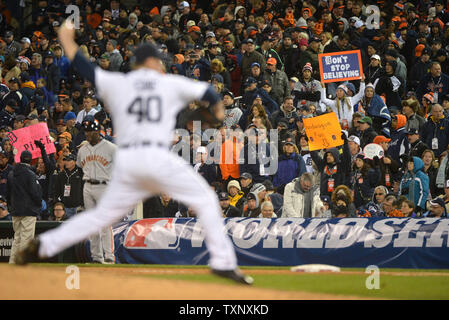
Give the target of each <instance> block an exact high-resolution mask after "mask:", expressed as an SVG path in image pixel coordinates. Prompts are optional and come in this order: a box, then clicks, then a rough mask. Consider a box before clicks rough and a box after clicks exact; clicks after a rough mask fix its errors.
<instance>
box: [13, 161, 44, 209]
mask: <svg viewBox="0 0 449 320" xmlns="http://www.w3.org/2000/svg"><path fill="white" fill-rule="evenodd" d="M7 201H8V208H9V212H10V214H11V215H12V216H22V217H26V216H34V217H35V216H37V215H38V214H39V213H40V209H41V207H42V188H41V186H40V185H39V183H38V182H37V177H36V174H35V173H34V172H33V171H32V170H31V167H30V166H29V165H27V164H24V163H18V164H16V166H15V167H14V168H13V169H12V170H11V172H10V173H9V175H8V182H7Z"/></svg>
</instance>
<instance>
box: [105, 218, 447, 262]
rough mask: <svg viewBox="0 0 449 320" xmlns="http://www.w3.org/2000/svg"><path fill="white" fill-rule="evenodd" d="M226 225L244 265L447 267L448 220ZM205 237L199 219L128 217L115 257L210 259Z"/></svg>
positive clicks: (117, 231)
mask: <svg viewBox="0 0 449 320" xmlns="http://www.w3.org/2000/svg"><path fill="white" fill-rule="evenodd" d="M225 231H226V233H227V234H228V236H229V238H230V239H231V241H232V242H233V244H234V247H235V249H236V252H237V258H238V261H239V264H240V265H247V266H295V265H301V264H313V263H318V264H330V265H335V266H338V267H347V268H349V267H355V268H357V267H358V268H366V267H367V266H369V265H376V266H378V267H380V268H420V269H444V268H449V254H448V253H449V248H448V234H449V219H438V218H425V219H413V218H345V219H324V218H312V219H303V218H278V219H255V218H228V219H225ZM204 238H205V233H204V230H203V228H202V226H201V224H200V223H199V221H197V220H196V219H194V218H178V219H177V218H157V219H142V220H138V221H130V222H123V223H122V224H121V225H119V226H116V228H114V239H115V247H116V251H115V255H116V259H117V261H118V263H132V264H175V265H206V264H207V262H208V259H209V253H208V251H207V249H206V245H205V242H204Z"/></svg>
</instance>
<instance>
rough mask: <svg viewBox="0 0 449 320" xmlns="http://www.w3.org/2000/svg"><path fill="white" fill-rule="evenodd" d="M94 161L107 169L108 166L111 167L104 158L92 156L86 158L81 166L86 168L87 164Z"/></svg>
mask: <svg viewBox="0 0 449 320" xmlns="http://www.w3.org/2000/svg"><path fill="white" fill-rule="evenodd" d="M92 161H96V162H98V163H100V164H101V165H103V166H105V167H106V166H107V165H109V161H108V160H106V159H105V158H103V157H102V156H99V155H90V156H87V157H86V158H84V159H83V161H81V166H82V167H83V168H84V165H85V164H86V162H92Z"/></svg>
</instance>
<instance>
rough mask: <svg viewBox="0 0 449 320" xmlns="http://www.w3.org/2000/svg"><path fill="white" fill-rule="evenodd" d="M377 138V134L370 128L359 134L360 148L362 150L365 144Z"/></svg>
mask: <svg viewBox="0 0 449 320" xmlns="http://www.w3.org/2000/svg"><path fill="white" fill-rule="evenodd" d="M377 136H378V133H377V132H376V131H374V129H373V128H372V127H370V128H368V129H366V130H365V131H362V132H361V134H360V147H361V148H362V149H363V148H365V146H366V145H367V144H370V143H372V142H373V140H374V138H375V137H377Z"/></svg>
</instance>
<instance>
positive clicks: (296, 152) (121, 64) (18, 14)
mask: <svg viewBox="0 0 449 320" xmlns="http://www.w3.org/2000/svg"><path fill="white" fill-rule="evenodd" d="M2 2H3V4H2V7H1V10H0V12H1V19H0V20H1V22H0V35H1V36H2V38H1V40H0V67H1V84H0V96H1V97H0V108H1V111H0V141H1V146H0V147H1V152H0V175H1V178H0V220H2V219H3V220H7V219H10V217H11V215H14V208H10V207H11V204H10V203H8V193H7V184H8V175H9V174H10V172H11V171H12V170H13V168H14V167H15V166H17V164H16V163H15V160H14V159H15V152H14V148H13V147H12V145H11V142H10V139H9V138H8V137H9V135H8V134H9V133H10V132H11V131H13V130H17V129H20V128H23V127H27V126H31V125H34V124H38V123H46V124H47V126H48V129H49V132H50V136H51V138H52V141H54V145H55V147H56V152H55V153H51V154H47V152H46V151H45V146H44V145H43V144H42V143H41V142H39V141H36V143H35V144H36V146H35V147H36V148H39V149H40V150H41V152H42V156H41V157H39V158H38V159H33V160H32V161H31V163H29V164H28V165H29V166H30V168H31V169H32V170H33V171H34V172H35V174H36V175H37V178H38V181H39V184H40V186H41V188H42V194H41V200H42V201H41V205H39V206H38V208H37V209H36V210H34V211H33V213H32V214H33V215H36V216H37V217H38V219H39V220H56V221H61V220H64V219H67V218H68V217H70V216H72V215H73V214H76V213H77V212H80V211H82V210H83V208H84V201H83V184H84V181H83V172H82V169H81V168H80V167H78V166H77V162H76V159H77V151H78V150H79V148H80V146H82V145H83V144H85V143H86V136H85V133H84V128H83V126H82V123H83V121H85V120H86V119H92V117H94V119H96V120H97V121H98V122H99V123H100V124H101V135H102V137H103V139H107V140H109V141H112V142H113V141H114V128H113V126H112V122H111V118H110V116H109V114H108V110H107V105H104V104H103V102H102V101H100V100H99V99H97V98H96V95H95V87H94V85H93V84H92V83H89V82H88V81H87V80H85V79H82V78H81V77H80V76H79V75H78V74H77V73H76V72H75V71H74V70H73V68H72V66H71V65H70V62H69V60H68V59H67V58H66V57H65V56H64V51H63V49H62V47H61V46H60V44H59V43H58V40H57V31H58V28H59V27H60V25H61V23H62V22H63V21H64V19H65V18H66V17H67V16H69V15H70V13H66V8H67V6H68V5H77V6H78V8H79V9H80V19H81V20H80V23H79V29H77V30H76V41H77V43H78V44H79V45H80V48H81V50H82V51H83V53H84V54H85V56H86V57H87V58H88V59H89V60H90V61H91V62H92V63H94V64H97V65H98V66H100V67H101V68H103V69H105V70H109V71H115V72H124V73H126V72H129V71H130V70H132V62H133V59H132V55H133V50H134V48H135V47H136V46H137V45H139V44H140V43H143V42H151V43H154V44H156V45H157V46H158V47H159V48H160V50H161V51H162V52H164V53H165V54H166V55H167V59H166V60H165V61H164V64H165V68H166V72H167V73H173V74H179V75H182V76H185V77H189V78H193V79H197V80H199V81H209V82H210V83H211V84H212V85H213V86H214V87H215V89H216V90H217V92H219V93H220V94H221V95H222V97H223V103H224V105H225V107H226V119H225V121H224V123H223V125H222V126H221V127H220V128H219V130H217V131H216V135H215V136H214V137H211V138H210V139H209V140H207V141H204V140H203V141H202V139H201V134H200V135H199V136H198V135H195V134H194V133H195V130H194V129H193V127H194V125H193V124H192V122H191V121H186V119H188V117H187V115H188V111H191V110H194V109H195V108H199V107H200V106H199V105H198V103H195V102H193V103H191V104H190V105H189V106H186V111H185V112H181V113H180V115H179V117H178V118H179V121H178V124H177V128H179V129H181V128H182V129H186V130H188V131H190V132H192V134H191V136H190V139H189V140H188V141H186V140H185V139H183V138H182V137H181V136H180V135H179V136H176V137H175V138H174V141H173V152H179V154H180V155H182V156H184V157H185V156H186V154H188V157H186V160H188V161H189V162H190V163H191V165H192V166H194V168H195V170H197V172H198V173H199V174H201V175H202V176H203V177H204V178H205V179H206V180H207V181H208V182H209V184H210V185H211V187H212V188H214V189H215V190H216V192H217V197H218V198H219V201H220V205H221V207H222V210H223V216H224V217H266V218H273V217H338V218H344V217H447V212H448V210H449V162H448V144H449V118H448V117H449V61H448V54H449V5H448V3H447V2H446V1H445V0H436V1H433V0H419V1H410V2H405V1H398V2H389V1H383V0H382V1H380V0H379V1H358V0H336V1H333V0H309V1H299V0H268V1H264V0H234V1H231V0H227V1H222V0H196V1H195V0H192V1H175V0H167V1H165V0H159V1H143V0H142V1H140V2H139V3H138V5H135V6H132V7H126V6H125V3H121V2H120V1H119V0H112V1H96V0H92V1H70V0H69V1H66V0H64V1H62V0H61V1H58V0H48V1H46V0H39V1H33V9H32V19H31V21H32V22H31V23H30V24H24V23H23V21H26V20H27V18H29V17H25V15H24V8H23V7H21V3H22V2H20V1H10V2H6V4H5V1H2ZM0 3H1V2H0ZM373 8H374V9H373ZM376 8H377V9H376ZM376 14H378V16H376ZM377 18H379V19H377ZM349 50H360V53H361V57H362V65H363V73H364V75H363V77H362V79H361V80H354V81H350V82H334V83H327V84H324V83H323V82H322V79H321V78H320V71H319V63H318V54H320V53H331V52H343V51H349ZM123 94H126V92H123ZM124 107H125V106H124ZM328 112H335V113H336V115H337V117H338V120H339V122H340V124H341V127H342V129H343V130H342V135H341V138H342V139H343V141H344V144H343V145H342V146H339V147H336V148H330V149H323V150H315V151H309V144H308V136H307V135H306V133H305V130H304V124H303V119H306V118H311V117H315V116H319V115H322V114H324V113H328ZM202 129H203V130H204V129H206V128H205V127H202ZM271 129H274V130H277V132H278V139H277V140H273V139H271V135H270V134H269V133H270V131H269V130H271ZM236 130H241V132H245V133H246V135H243V134H237V135H235V134H234V135H233V134H232V133H233V132H235V131H236ZM200 133H201V132H200ZM371 143H375V144H378V145H380V146H381V147H382V148H383V150H384V156H383V157H374V159H372V160H371V159H367V158H365V156H364V153H363V149H364V147H365V146H366V145H368V144H371ZM210 146H213V147H214V148H210ZM183 148H184V149H183ZM185 148H187V149H188V150H189V152H181V151H182V150H184V151H185ZM225 150H226V152H225ZM261 150H263V151H264V152H263V155H264V156H265V157H268V158H270V159H276V161H277V166H276V167H277V170H270V168H269V163H268V162H266V161H265V162H263V161H262V160H263V159H261V157H258V155H260V154H261V153H260V152H261ZM217 151H218V152H217ZM229 151H231V152H229ZM276 153H277V154H278V157H277V158H276V157H275V154H276ZM211 159H218V161H208V160H211ZM250 159H255V161H253V162H251V161H250ZM25 162H26V161H25ZM148 165H149V166H150V165H151V163H149V164H148ZM67 186H70V188H69V190H70V191H69V192H67ZM33 206H34V205H33ZM143 208H144V209H143V215H144V217H146V218H149V217H175V216H177V217H181V216H183V217H186V216H195V213H194V212H192V210H190V209H189V208H185V207H184V206H183V205H182V204H181V203H177V202H176V201H175V200H173V199H171V198H170V197H169V196H168V195H165V194H164V195H160V196H156V197H153V198H151V199H148V200H146V201H145V202H144V205H143ZM8 209H9V211H12V212H11V214H8Z"/></svg>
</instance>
